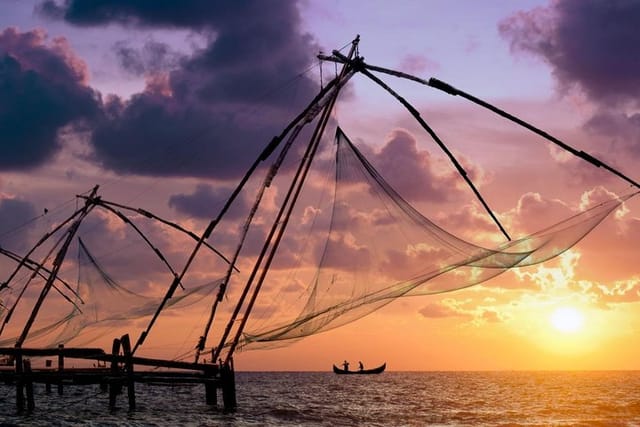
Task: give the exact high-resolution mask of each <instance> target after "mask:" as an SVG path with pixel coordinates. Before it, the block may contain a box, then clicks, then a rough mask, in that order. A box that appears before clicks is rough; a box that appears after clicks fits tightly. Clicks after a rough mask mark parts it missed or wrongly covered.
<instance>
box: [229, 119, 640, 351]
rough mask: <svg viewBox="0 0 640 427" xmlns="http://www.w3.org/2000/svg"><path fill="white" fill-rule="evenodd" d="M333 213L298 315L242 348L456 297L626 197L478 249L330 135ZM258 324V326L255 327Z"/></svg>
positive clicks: (567, 242) (550, 252) (541, 256)
mask: <svg viewBox="0 0 640 427" xmlns="http://www.w3.org/2000/svg"><path fill="white" fill-rule="evenodd" d="M336 139H337V148H336V150H337V153H336V163H335V165H336V166H335V167H336V172H335V188H334V194H335V196H334V200H333V208H332V212H331V219H330V221H329V223H330V225H329V231H328V236H327V239H326V242H325V244H324V249H323V251H322V255H321V257H320V262H319V265H318V266H317V269H316V270H315V272H314V274H313V275H312V278H311V280H310V283H309V284H308V286H307V288H306V289H307V291H306V294H305V295H304V300H305V301H306V303H304V304H301V305H303V308H302V310H301V311H300V310H298V314H297V315H296V316H295V317H293V318H288V319H286V320H284V319H283V316H286V312H285V313H283V312H280V313H278V316H279V318H280V319H281V322H280V323H275V326H274V323H271V324H270V325H268V326H262V327H261V328H258V329H254V330H249V331H248V332H247V333H245V334H244V338H243V343H242V345H243V346H244V347H248V348H252V347H253V348H259V347H275V346H278V345H285V344H288V343H290V342H291V341H292V340H296V339H299V338H302V337H305V336H308V335H312V334H316V333H318V332H322V331H326V330H329V329H332V328H336V327H338V326H341V325H344V324H347V323H349V322H353V321H354V320H356V319H359V318H361V317H363V316H365V315H367V314H369V313H371V312H373V311H375V310H377V309H379V308H381V307H382V306H384V305H386V304H388V303H390V302H391V301H393V300H394V299H396V298H399V297H404V296H413V295H428V294H438V293H443V292H450V291H454V290H459V289H462V288H466V287H469V286H473V285H477V284H479V283H482V282H484V281H486V280H489V279H491V278H493V277H495V276H497V275H499V274H501V273H503V272H505V271H507V270H508V269H510V268H514V267H524V266H529V265H532V264H537V263H541V262H543V261H546V260H548V259H550V258H553V257H555V256H557V255H559V254H561V253H562V252H564V251H566V250H567V249H569V248H571V247H572V246H573V245H575V244H576V243H577V242H578V241H579V240H580V239H582V238H583V237H584V236H585V235H586V234H587V233H589V232H590V231H591V230H592V229H593V228H594V227H595V226H596V225H598V224H599V223H600V222H601V221H602V220H603V219H604V218H605V217H606V216H607V215H608V214H609V213H611V212H612V211H614V210H615V209H616V208H618V207H619V206H620V204H621V203H623V202H624V201H625V200H627V199H628V198H630V197H632V196H633V195H634V194H637V193H633V194H629V195H627V196H624V197H619V198H614V199H611V200H608V201H606V202H604V203H601V204H600V205H597V206H594V207H592V208H590V209H588V210H586V211H583V212H581V213H579V214H577V215H575V216H573V217H570V218H568V219H565V220H563V221H561V222H559V223H557V224H554V225H552V226H550V227H548V228H546V229H544V230H541V231H538V232H537V233H534V234H531V235H529V236H526V237H523V238H520V239H518V240H514V241H510V242H508V243H505V244H502V245H500V246H498V247H496V248H493V249H488V248H484V247H480V246H477V245H474V244H472V243H469V242H467V241H465V240H462V239H460V238H458V237H456V236H454V235H452V234H450V233H448V232H447V231H445V230H443V229H442V228H440V227H438V226H437V225H435V224H434V223H433V222H431V221H430V220H429V219H428V218H426V217H425V216H423V215H422V214H420V213H419V212H418V211H417V210H416V209H414V208H413V207H412V206H411V205H410V204H409V203H407V201H406V200H405V199H403V198H402V197H401V196H400V195H399V194H398V193H397V192H396V191H395V190H394V189H393V188H391V187H390V186H389V184H388V183H387V182H386V181H385V180H384V178H383V177H382V176H381V175H380V174H379V173H378V172H377V171H376V170H375V169H374V168H373V166H372V165H371V164H370V163H369V162H368V161H367V160H366V159H365V158H364V157H363V155H362V154H361V153H360V152H359V151H358V149H357V148H356V147H355V146H354V145H353V144H352V143H351V141H349V139H348V138H347V137H346V136H345V135H344V134H343V133H342V132H341V131H340V129H338V132H337V136H336ZM265 323H266V322H265Z"/></svg>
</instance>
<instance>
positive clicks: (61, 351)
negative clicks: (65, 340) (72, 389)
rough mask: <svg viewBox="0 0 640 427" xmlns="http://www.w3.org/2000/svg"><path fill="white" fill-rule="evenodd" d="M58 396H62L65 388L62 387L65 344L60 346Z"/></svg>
mask: <svg viewBox="0 0 640 427" xmlns="http://www.w3.org/2000/svg"><path fill="white" fill-rule="evenodd" d="M58 350H60V352H59V353H58V394H59V395H60V396H62V393H63V387H62V372H63V371H64V353H63V350H64V344H60V345H58Z"/></svg>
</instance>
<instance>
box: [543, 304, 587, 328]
mask: <svg viewBox="0 0 640 427" xmlns="http://www.w3.org/2000/svg"><path fill="white" fill-rule="evenodd" d="M549 320H550V321H551V324H552V325H553V327H554V328H556V329H557V330H558V331H560V332H564V333H567V334H569V333H574V332H579V331H580V330H581V329H582V326H583V324H584V317H583V315H582V313H581V312H580V311H578V310H577V309H575V308H573V307H559V308H557V309H555V310H554V312H553V313H551V317H550V318H549Z"/></svg>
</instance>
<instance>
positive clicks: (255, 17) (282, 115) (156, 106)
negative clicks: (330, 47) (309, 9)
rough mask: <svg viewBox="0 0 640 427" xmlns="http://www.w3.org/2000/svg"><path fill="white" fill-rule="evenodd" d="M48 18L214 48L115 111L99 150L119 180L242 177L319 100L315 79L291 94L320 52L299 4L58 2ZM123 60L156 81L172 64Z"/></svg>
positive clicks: (46, 9) (50, 4)
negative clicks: (168, 33) (175, 33)
mask: <svg viewBox="0 0 640 427" xmlns="http://www.w3.org/2000/svg"><path fill="white" fill-rule="evenodd" d="M38 10H39V11H40V12H41V13H43V14H44V15H46V16H49V17H53V18H57V19H64V20H65V21H67V22H69V23H72V24H76V25H109V24H119V25H124V26H128V27H138V28H149V27H153V28H163V29H177V28H179V29H187V30H193V31H194V32H198V34H199V36H200V37H203V38H204V39H205V40H206V46H204V47H203V48H200V49H197V50H196V51H195V52H193V53H192V54H191V56H189V57H184V58H182V60H181V61H179V64H178V67H177V68H175V69H173V70H172V71H171V72H170V73H168V74H166V75H165V77H164V81H165V85H164V86H163V87H162V90H158V87H157V86H148V87H147V89H146V90H145V91H144V92H141V93H138V94H136V95H135V96H133V97H132V98H131V99H130V100H119V99H113V100H112V101H111V102H109V103H108V105H106V108H107V111H108V113H109V114H108V115H107V118H106V119H105V120H104V121H102V122H101V123H100V124H99V125H98V126H97V127H96V129H95V132H94V134H93V139H92V143H93V146H94V148H95V154H96V160H97V161H98V162H99V163H101V164H102V165H103V166H104V167H106V168H109V169H113V170H115V171H118V172H122V173H138V174H147V175H177V176H212V177H218V178H225V179H228V178H236V177H237V175H238V174H239V173H241V171H243V170H244V169H245V168H246V167H247V166H248V164H249V163H250V161H251V160H252V159H253V158H255V157H256V156H257V154H258V153H259V151H260V150H261V149H262V147H264V145H266V143H267V142H268V141H269V140H270V139H271V138H272V137H273V135H276V134H279V133H280V131H281V129H282V128H283V127H284V126H285V125H286V123H287V122H288V121H289V120H290V119H291V118H293V117H294V116H295V114H296V112H297V111H299V109H300V108H301V107H302V105H304V104H306V103H307V102H308V101H309V100H311V98H312V97H313V96H314V95H315V93H316V91H317V83H316V82H315V81H313V80H311V79H310V78H309V77H306V76H299V77H298V78H297V79H296V80H295V82H294V84H292V85H289V86H288V87H289V89H291V88H293V89H294V90H295V96H293V95H292V94H291V93H292V92H286V91H284V90H282V88H283V85H284V83H286V82H287V80H288V79H290V78H291V77H293V76H296V75H298V74H299V73H300V72H302V71H304V70H305V69H306V68H307V67H308V65H309V63H310V62H311V61H312V60H313V55H314V54H315V53H316V52H317V51H318V48H317V47H316V46H315V45H314V43H313V41H312V39H311V37H310V36H309V35H306V34H303V33H302V32H301V29H300V26H301V19H300V16H299V12H298V9H297V5H296V3H295V2H269V3H265V2H261V1H241V2H226V1H209V0H189V1H184V2H180V4H173V3H172V4H169V3H157V2H152V3H149V2H146V1H119V0H103V1H98V2H95V1H85V0H68V1H65V2H55V1H52V0H48V1H44V2H42V3H40V5H39V6H38ZM156 47H158V46H156ZM156 54H158V55H156ZM119 55H120V60H121V61H122V62H123V65H124V66H125V67H128V68H129V69H130V70H132V71H137V72H143V71H144V72H147V73H152V74H153V73H154V72H155V73H156V74H157V73H160V74H161V72H162V71H163V70H162V69H163V68H164V69H166V67H165V65H166V64H165V61H166V60H167V59H168V57H167V56H166V55H165V53H163V51H162V49H160V50H158V49H155V50H154V53H153V55H151V56H150V58H147V59H145V57H144V52H142V54H141V53H140V52H135V51H132V50H128V49H127V46H121V48H120V51H119ZM141 55H142V56H141ZM154 55H156V56H154ZM153 58H155V59H158V61H156V63H155V65H154V61H155V60H151V59H153ZM170 62H171V61H170ZM154 67H155V68H156V69H155V70H154V69H153V68H154ZM158 68H159V69H158ZM156 81H157V80H156ZM274 88H275V89H274ZM293 89H292V91H293ZM258 111H259V113H257V112H258Z"/></svg>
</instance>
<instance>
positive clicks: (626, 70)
mask: <svg viewBox="0 0 640 427" xmlns="http://www.w3.org/2000/svg"><path fill="white" fill-rule="evenodd" d="M639 22H640V3H638V2H634V1H624V0H612V1H599V0H559V1H555V2H552V4H551V6H549V7H539V8H536V9H533V10H531V11H527V12H519V13H517V14H515V15H513V16H511V17H509V18H507V19H505V20H504V21H502V22H501V23H500V26H499V30H500V33H501V34H502V36H503V37H505V38H506V39H507V40H509V41H510V42H511V48H512V49H513V50H514V51H523V52H529V53H533V54H534V55H537V56H540V57H542V58H543V59H544V60H545V61H546V62H548V63H549V64H550V65H551V67H552V69H553V74H554V76H555V77H556V79H557V80H558V82H559V84H560V85H561V87H563V88H567V87H572V86H579V87H580V88H581V89H582V90H583V91H584V92H585V93H586V94H587V95H588V96H589V98H590V99H592V100H593V101H596V102H599V103H605V104H618V103H626V102H628V103H632V104H634V105H636V106H637V105H638V99H640V97H639V96H640V84H639V83H640V50H639V49H640V48H639V46H640V32H639V31H638V23H639Z"/></svg>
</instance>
